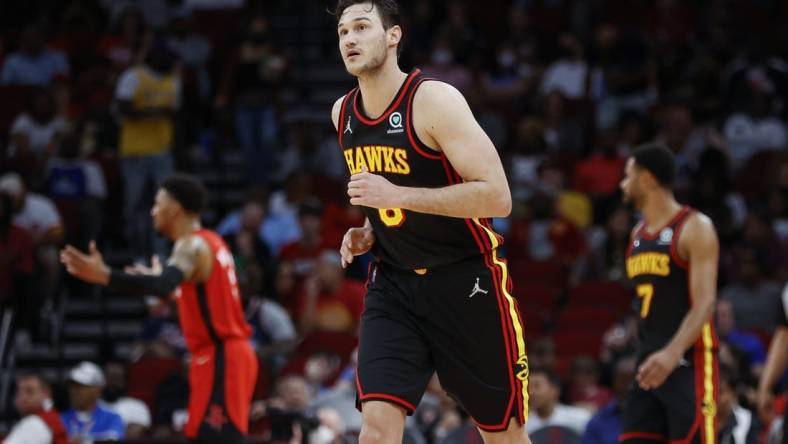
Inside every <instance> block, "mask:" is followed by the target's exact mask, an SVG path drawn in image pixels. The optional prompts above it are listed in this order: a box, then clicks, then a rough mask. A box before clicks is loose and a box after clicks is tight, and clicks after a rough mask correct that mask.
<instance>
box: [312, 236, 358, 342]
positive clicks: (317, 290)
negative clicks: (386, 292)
mask: <svg viewBox="0 0 788 444" xmlns="http://www.w3.org/2000/svg"><path fill="white" fill-rule="evenodd" d="M364 293H365V291H364V285H363V284H362V283H361V282H358V281H354V280H351V279H347V278H346V277H345V270H344V269H343V268H342V258H341V257H340V255H339V252H337V251H336V250H326V251H324V252H323V253H322V254H321V255H320V258H319V259H318V262H317V265H316V267H315V270H314V272H313V273H312V274H311V275H310V276H309V277H307V279H306V282H305V283H304V289H303V291H302V293H301V295H300V296H299V302H298V308H297V315H296V319H297V321H298V327H299V331H300V332H301V333H302V334H306V333H310V332H312V331H315V330H317V331H344V332H348V333H355V332H356V329H357V328H358V324H359V321H360V320H361V312H362V310H363V308H364Z"/></svg>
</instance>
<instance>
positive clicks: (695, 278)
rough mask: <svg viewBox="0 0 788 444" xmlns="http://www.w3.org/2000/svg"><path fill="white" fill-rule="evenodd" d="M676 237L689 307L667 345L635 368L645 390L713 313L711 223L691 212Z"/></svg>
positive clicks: (660, 379)
mask: <svg viewBox="0 0 788 444" xmlns="http://www.w3.org/2000/svg"><path fill="white" fill-rule="evenodd" d="M679 236H680V237H679V240H678V242H679V244H678V251H679V254H680V255H681V256H682V257H684V258H687V260H688V263H689V273H690V274H689V282H690V283H689V285H690V295H691V297H692V306H691V308H690V310H689V312H687V315H686V316H684V320H683V321H682V323H681V326H680V327H679V330H678V331H677V332H676V334H675V335H674V336H673V339H671V341H670V342H669V343H668V345H667V346H665V347H664V348H663V349H661V350H659V351H657V352H655V353H653V354H652V355H650V356H649V357H648V358H647V359H646V360H645V362H644V363H643V364H642V365H641V366H640V368H639V369H638V374H637V381H638V384H640V386H641V387H642V388H643V389H644V390H650V389H654V388H657V387H659V386H660V385H662V383H664V382H665V379H667V377H668V375H670V373H671V372H673V370H674V369H675V368H676V366H677V365H678V363H679V361H680V360H681V358H682V356H683V355H684V353H685V352H686V351H687V349H689V348H690V347H691V346H692V345H693V344H694V343H695V342H696V341H697V340H698V337H700V335H701V334H703V326H704V324H706V323H707V322H709V320H710V319H711V316H712V314H713V313H714V305H715V301H716V298H717V265H718V262H719V249H720V247H719V241H718V239H717V233H716V231H715V230H714V225H713V224H712V222H711V220H710V219H709V218H708V217H706V216H705V215H702V214H694V215H693V216H691V217H690V218H689V219H688V220H687V222H686V226H685V227H684V229H683V230H682V232H681V234H680V235H679Z"/></svg>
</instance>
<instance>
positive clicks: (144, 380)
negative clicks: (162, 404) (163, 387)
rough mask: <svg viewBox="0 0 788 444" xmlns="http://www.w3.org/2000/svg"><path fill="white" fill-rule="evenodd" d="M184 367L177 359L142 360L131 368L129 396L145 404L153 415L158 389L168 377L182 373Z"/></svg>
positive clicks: (149, 358)
mask: <svg viewBox="0 0 788 444" xmlns="http://www.w3.org/2000/svg"><path fill="white" fill-rule="evenodd" d="M182 368H183V365H182V364H181V361H180V359H177V358H151V357H148V358H142V359H140V360H139V361H137V362H135V363H134V364H131V365H130V366H129V372H128V373H129V390H128V393H129V396H131V397H133V398H137V399H140V400H142V401H143V402H145V404H147V405H148V408H149V409H150V411H151V412H152V413H153V412H154V408H155V404H156V388H158V387H159V384H161V383H162V382H163V381H164V380H165V379H167V377H168V376H170V375H171V374H173V373H175V372H179V371H181V369H182Z"/></svg>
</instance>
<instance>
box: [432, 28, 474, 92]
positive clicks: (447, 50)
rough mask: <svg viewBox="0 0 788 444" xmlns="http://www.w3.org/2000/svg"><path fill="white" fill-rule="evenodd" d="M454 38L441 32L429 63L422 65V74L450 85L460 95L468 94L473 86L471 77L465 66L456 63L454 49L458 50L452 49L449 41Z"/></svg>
mask: <svg viewBox="0 0 788 444" xmlns="http://www.w3.org/2000/svg"><path fill="white" fill-rule="evenodd" d="M454 37H455V36H452V35H450V34H447V33H446V31H443V33H442V34H441V35H439V36H438V37H437V38H436V39H435V44H434V45H433V48H432V55H431V56H430V62H429V63H427V64H426V65H424V73H425V74H426V75H428V76H429V77H434V78H436V79H438V80H442V81H444V82H446V83H448V84H450V85H451V86H453V87H455V88H457V89H458V90H459V91H460V92H462V93H468V92H469V91H470V89H471V86H472V85H473V76H472V75H471V71H470V70H469V69H468V68H467V66H465V65H463V64H461V63H459V62H458V61H457V56H456V52H455V49H460V48H458V47H453V45H452V41H451V40H452V38H454Z"/></svg>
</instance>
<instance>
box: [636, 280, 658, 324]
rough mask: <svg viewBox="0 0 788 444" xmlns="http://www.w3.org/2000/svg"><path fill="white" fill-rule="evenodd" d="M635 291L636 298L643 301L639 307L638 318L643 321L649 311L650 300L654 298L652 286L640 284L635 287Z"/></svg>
mask: <svg viewBox="0 0 788 444" xmlns="http://www.w3.org/2000/svg"><path fill="white" fill-rule="evenodd" d="M636 291H637V293H638V297H639V298H642V299H643V302H642V303H641V305H640V317H641V318H643V319H645V318H646V317H647V316H648V311H649V310H650V309H651V298H653V297H654V286H653V285H651V284H640V285H638V286H637V288H636Z"/></svg>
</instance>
